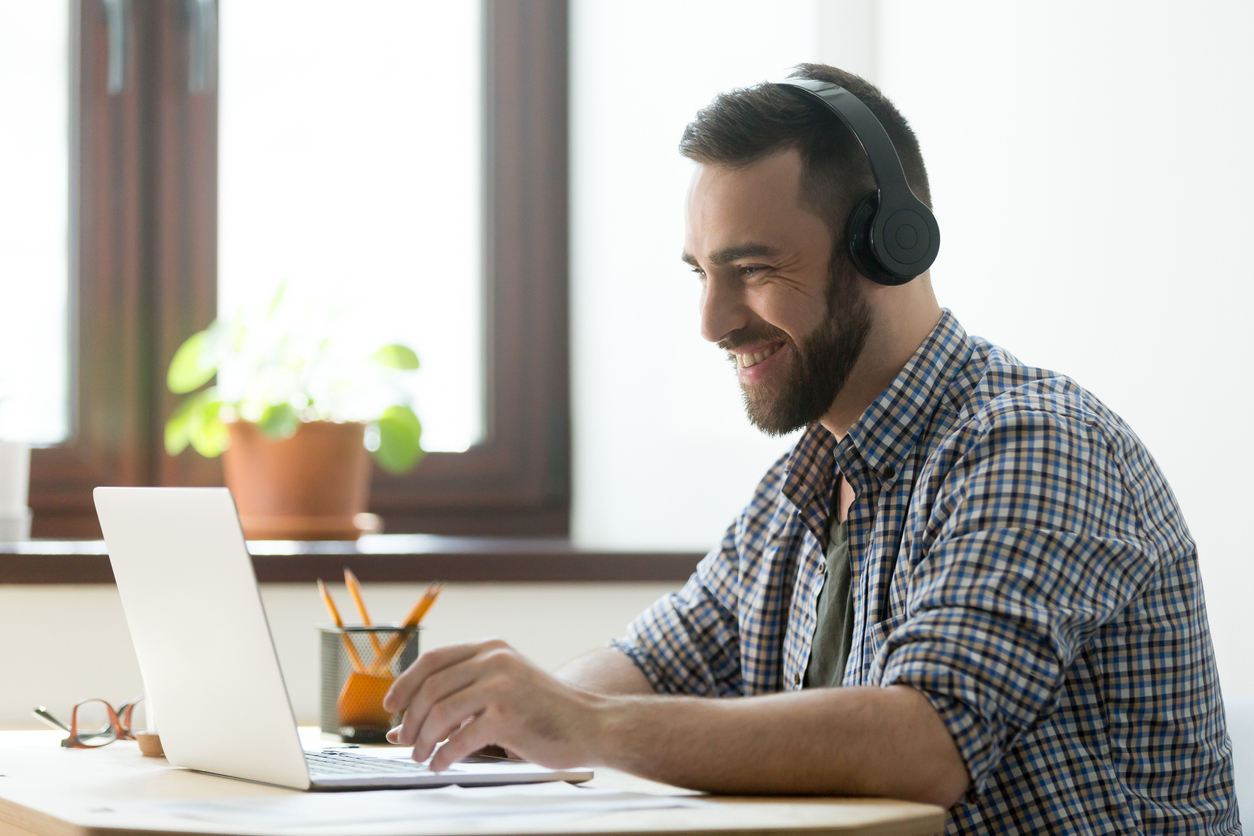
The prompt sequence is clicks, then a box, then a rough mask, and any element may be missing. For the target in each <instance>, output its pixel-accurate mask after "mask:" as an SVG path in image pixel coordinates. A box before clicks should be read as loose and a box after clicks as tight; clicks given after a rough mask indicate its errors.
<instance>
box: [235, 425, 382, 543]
mask: <svg viewBox="0 0 1254 836" xmlns="http://www.w3.org/2000/svg"><path fill="white" fill-rule="evenodd" d="M228 429H229V430H230V433H231V446H230V447H229V448H227V450H226V452H224V453H223V461H222V465H223V470H224V471H225V474H226V485H227V487H228V488H230V489H231V493H232V494H233V495H234V496H235V504H236V506H237V507H238V508H239V515H240V522H241V523H243V526H244V536H246V537H248V538H249V539H251V540H355V539H357V537H358V536H360V535H361V534H362V533H363V532H365V531H369V530H372V529H373V530H377V528H378V518H377V517H375V516H374V515H373V514H367V513H366V504H367V501H368V498H369V494H370V454H369V453H368V452H367V451H366V448H365V446H364V445H363V444H362V440H363V437H364V435H365V431H366V427H365V425H364V424H336V423H332V422H330V421H310V422H308V423H303V424H301V425H300V427H299V428H298V429H297V431H296V434H295V435H293V436H292V437H291V438H286V439H280V440H275V439H272V438H267V437H266V436H265V435H264V434H262V432H261V431H260V430H259V429H257V425H256V424H250V423H247V422H244V421H239V422H235V423H232V424H229V425H228Z"/></svg>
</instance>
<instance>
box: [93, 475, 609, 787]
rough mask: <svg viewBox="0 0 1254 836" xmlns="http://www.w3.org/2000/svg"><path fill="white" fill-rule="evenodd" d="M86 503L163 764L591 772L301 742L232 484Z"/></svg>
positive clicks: (422, 783) (424, 783) (489, 780)
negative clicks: (445, 762) (445, 761)
mask: <svg viewBox="0 0 1254 836" xmlns="http://www.w3.org/2000/svg"><path fill="white" fill-rule="evenodd" d="M95 500H96V513H97V514H98V515H99V517H100V527H101V528H102V529H103V530H104V537H105V543H106V545H107V546H108V550H109V561H110V563H112V565H113V575H114V578H115V579H116V581H117V586H118V593H119V594H120V595H121V598H122V608H123V610H124V611H125V613H126V623H127V626H128V627H129V628H130V632H131V640H132V641H133V642H134V644H135V655H136V656H137V657H138V659H139V669H140V672H141V673H142V674H143V677H144V687H145V689H146V691H147V696H148V698H149V700H150V704H151V705H152V706H153V707H154V708H155V709H156V710H157V711H158V712H159V716H160V734H161V745H162V748H163V749H164V750H165V755H166V759H167V760H168V761H169V762H170V763H171V764H174V765H175V766H181V767H186V768H188V769H194V770H197V771H200V772H208V773H212V774H214V775H223V776H226V777H229V778H240V779H243V780H246V781H257V782H261V783H265V784H276V785H278V786H282V787H291V788H292V789H297V790H357V789H362V790H364V789H390V788H410V787H434V786H448V785H451V784H457V785H461V786H473V785H482V784H521V783H535V782H540V781H570V782H579V781H586V780H588V779H589V778H591V777H592V771H591V770H589V769H567V770H554V769H546V768H544V767H541V766H537V765H535V764H530V763H524V762H520V761H513V760H507V759H492V758H475V759H468V760H466V761H462V762H459V763H457V764H455V765H454V766H453V767H450V768H449V769H447V770H445V771H443V772H432V771H430V769H428V768H427V765H426V764H423V763H415V762H414V761H412V760H409V759H408V758H386V757H372V756H367V755H355V754H353V752H352V750H346V749H337V750H326V751H320V752H306V751H305V750H304V749H303V748H302V746H301V742H300V738H299V736H298V735H297V730H296V719H295V715H294V714H293V712H292V705H291V702H290V701H289V699H288V694H287V687H286V685H285V684H284V682H283V673H282V671H281V670H280V669H279V660H278V656H277V654H276V653H275V649H274V641H273V639H272V638H271V635H270V626H269V624H268V623H267V621H266V612H265V609H264V608H263V607H262V603H261V594H260V591H259V589H258V587H257V578H256V575H255V574H254V573H253V565H252V559H251V557H250V556H249V554H248V548H247V546H246V544H245V542H244V533H243V530H242V529H241V527H240V523H239V515H238V514H237V512H236V509H235V501H234V499H233V498H232V497H231V493H230V491H229V490H227V489H226V488H96V490H95ZM311 594H312V593H311ZM313 645H314V642H313V639H312V626H311V639H310V646H311V647H312V646H313ZM398 750H400V747H398ZM402 751H403V750H402Z"/></svg>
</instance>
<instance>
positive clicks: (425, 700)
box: [392, 657, 476, 757]
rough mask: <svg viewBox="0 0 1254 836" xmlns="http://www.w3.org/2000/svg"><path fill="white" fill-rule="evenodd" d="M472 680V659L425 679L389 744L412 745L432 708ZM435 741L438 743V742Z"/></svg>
mask: <svg viewBox="0 0 1254 836" xmlns="http://www.w3.org/2000/svg"><path fill="white" fill-rule="evenodd" d="M475 678H476V665H475V664H474V659H473V657H472V658H471V659H466V660H463V661H462V662H459V663H457V664H456V665H453V666H452V667H449V668H445V669H444V670H442V671H438V672H436V673H433V674H432V675H431V676H429V677H427V678H426V680H424V681H423V682H422V684H421V685H419V686H418V691H417V693H415V694H414V696H413V699H411V700H410V702H409V706H408V707H407V708H406V709H405V718H404V720H403V721H402V722H401V725H400V728H399V730H396V732H397V733H396V736H395V739H393V740H392V742H393V743H400V744H403V745H405V746H408V745H410V744H412V743H414V741H415V739H416V738H417V736H418V730H419V729H421V728H422V726H423V724H424V723H425V722H426V720H427V715H428V714H429V713H430V711H431V708H432V706H435V705H437V704H438V703H439V702H440V701H441V700H443V699H446V698H447V697H449V696H450V695H451V694H455V693H456V692H458V691H460V690H461V689H463V688H465V687H466V686H467V685H469V684H470V683H472V682H474V681H475ZM441 739H443V738H441ZM436 742H437V743H438V742H439V741H436ZM424 757H425V756H424Z"/></svg>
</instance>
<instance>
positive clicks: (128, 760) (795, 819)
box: [0, 731, 945, 836]
mask: <svg viewBox="0 0 1254 836" xmlns="http://www.w3.org/2000/svg"><path fill="white" fill-rule="evenodd" d="M61 736H62V735H60V734H59V733H57V732H52V731H48V732H43V731H33V732H17V731H10V732H0V776H3V777H0V836H31V834H39V836H45V835H46V836H117V834H121V833H130V832H136V833H149V834H151V833H154V832H155V833H169V834H173V833H198V834H203V833H213V834H229V835H230V836H240V835H241V834H257V836H271V834H274V835H275V836H278V834H281V833H283V832H284V831H283V830H281V829H266V828H265V827H244V828H238V827H234V826H226V825H220V824H217V825H215V824H209V823H201V822H196V821H191V820H189V819H186V818H176V817H174V816H171V815H166V814H159V813H146V812H136V811H135V810H134V805H131V809H128V810H126V811H123V812H118V811H114V810H112V809H111V808H110V806H109V805H110V804H117V803H118V802H128V801H130V802H133V801H145V800H149V801H156V800H170V799H210V798H228V797H234V798H247V797H257V796H265V795H276V794H283V795H288V796H293V797H305V798H307V797H309V795H310V794H305V793H297V792H294V791H292V790H285V789H280V788H277V787H268V786H263V785H260V784H250V783H247V782H244V781H235V780H231V779H228V778H219V777H216V776H212V775H202V774H200V773H196V772H190V771H187V770H183V769H176V768H174V767H171V766H170V765H169V764H168V763H166V761H165V760H164V759H163V758H145V757H143V756H141V755H140V754H139V750H138V748H137V746H136V744H135V743H133V742H122V743H114V744H112V745H110V746H106V747H104V748H102V749H97V750H91V751H84V750H69V749H62V748H61V747H60V746H58V745H57V742H58V740H59V739H60V737H61ZM589 786H596V787H602V788H612V789H618V790H624V791H633V792H647V793H654V794H662V795H680V794H684V795H687V794H690V793H688V792H687V791H685V790H679V789H676V788H674V787H668V786H665V785H662V784H656V783H652V782H649V781H644V780H641V779H639V778H634V777H632V776H629V775H624V774H621V773H616V772H613V771H610V770H598V771H597V777H596V778H595V779H593V781H592V782H590V784H589ZM703 798H710V799H711V800H713V801H714V802H716V803H715V804H713V805H711V806H708V807H702V808H695V809H691V808H688V809H685V808H671V809H655V810H630V811H617V812H611V813H600V814H595V815H592V816H588V817H583V818H578V819H573V820H567V821H563V822H561V823H560V824H556V825H546V826H545V827H544V828H543V829H537V828H535V827H533V826H530V825H529V824H528V822H527V820H526V817H521V818H519V819H516V820H511V819H509V818H501V819H498V820H495V821H491V822H487V823H485V822H484V821H483V820H476V821H471V822H458V821H448V820H445V821H437V822H427V823H424V822H420V821H416V822H412V823H410V822H406V823H403V824H397V823H390V824H388V825H378V824H375V825H366V826H361V827H354V828H352V829H351V831H350V832H351V833H353V834H362V835H363V836H365V834H371V835H372V836H373V834H385V833H386V834H423V836H452V835H453V834H458V835H459V836H460V835H461V834H466V836H488V834H496V835H497V836H536V834H538V833H542V832H543V833H554V834H563V836H583V835H585V834H586V836H607V834H615V836H628V834H631V836H635V834H641V836H661V835H662V834H667V835H668V836H669V835H670V834H680V833H691V832H700V833H701V834H702V836H715V835H716V834H728V836H746V834H750V833H752V834H755V836H757V834H780V836H784V834H789V836H794V835H795V834H805V836H811V834H815V835H817V834H822V833H838V834H859V836H862V835H863V834H865V836H872V834H874V836H916V835H917V836H924V834H935V833H940V832H942V830H943V829H944V822H945V813H944V811H943V810H941V809H940V808H939V807H932V806H929V805H925V804H914V803H911V802H905V801H889V800H883V799H809V798H806V799H780V798H766V799H761V798H727V797H710V796H703Z"/></svg>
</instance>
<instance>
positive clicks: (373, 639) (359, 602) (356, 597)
mask: <svg viewBox="0 0 1254 836" xmlns="http://www.w3.org/2000/svg"><path fill="white" fill-rule="evenodd" d="M344 585H345V586H347V587H348V594H349V595H351V596H352V597H353V604H354V605H355V606H356V607H357V612H358V614H359V615H361V623H362V624H364V625H366V626H367V627H369V626H370V614H369V613H367V612H366V602H365V601H364V600H363V599H362V597H361V584H360V583H358V582H357V576H356V575H354V574H353V570H352V569H349V568H348V567H347V566H345V567H344ZM370 646H371V647H373V648H374V657H375V658H376V659H378V658H379V654H380V653H382V652H383V645H381V644H380V643H379V637H378V636H376V635H375V634H374V633H370Z"/></svg>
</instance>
